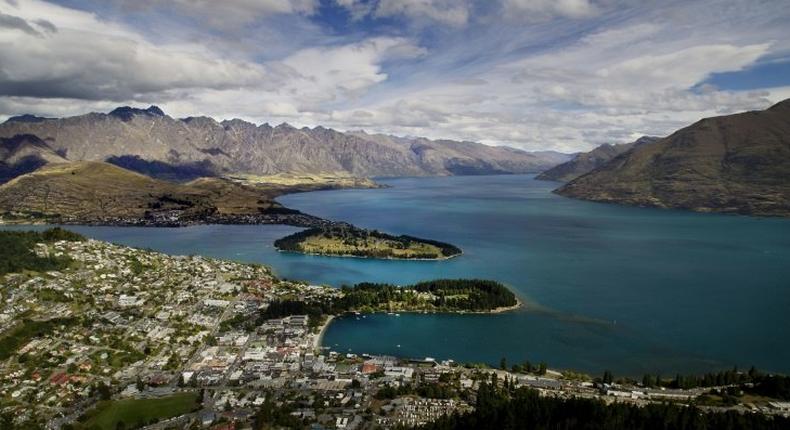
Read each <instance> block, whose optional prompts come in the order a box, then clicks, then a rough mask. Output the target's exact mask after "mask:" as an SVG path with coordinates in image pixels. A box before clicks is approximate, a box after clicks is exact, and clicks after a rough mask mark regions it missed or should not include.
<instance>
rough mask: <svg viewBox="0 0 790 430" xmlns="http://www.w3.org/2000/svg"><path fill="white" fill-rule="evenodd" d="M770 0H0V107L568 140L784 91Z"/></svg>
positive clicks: (759, 100) (671, 121)
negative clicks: (138, 109)
mask: <svg viewBox="0 0 790 430" xmlns="http://www.w3.org/2000/svg"><path fill="white" fill-rule="evenodd" d="M787 22H790V7H788V3H787V2H785V1H776V0H773V1H740V0H716V1H713V0H699V1H671V0H665V1H633V0H485V1H475V0H365V1H361V0H223V1H221V2H219V1H210V0H57V1H56V0H53V1H43V0H0V119H2V118H3V117H8V116H10V115H16V114H20V113H34V114H39V115H48V116H67V115H78V114H82V113H86V112H90V111H107V110H110V109H112V108H113V107H115V106H117V105H122V104H128V105H134V106H147V105H149V104H157V105H159V106H161V107H162V108H163V109H164V110H165V112H167V113H168V114H170V115H171V116H174V117H185V116H191V115H209V116H213V117H215V118H217V119H227V118H234V117H239V118H243V119H247V120H250V121H253V122H257V123H263V122H269V123H280V122H288V123H291V124H293V125H296V126H303V125H306V126H311V127H312V126H317V125H323V126H328V127H334V128H337V129H340V130H352V129H365V130H367V131H370V132H382V133H392V134H398V135H414V136H426V137H430V138H450V139H458V140H474V141H479V142H483V143H487V144H494V145H500V144H504V145H511V146H515V147H519V148H524V149H529V150H542V149H555V150H561V151H578V150H586V149H590V148H592V147H593V146H596V145H598V144H601V143H605V142H615V143H616V142H626V141H630V140H633V139H635V138H636V137H639V136H641V135H645V134H649V135H666V134H668V133H671V132H672V131H674V130H676V129H677V128H679V127H682V126H684V125H687V124H689V123H692V122H694V121H696V120H698V119H700V118H702V117H705V116H713V115H721V114H728V113H733V112H739V111H743V110H749V109H762V108H765V107H768V106H770V105H771V104H773V103H775V102H777V101H780V100H783V99H785V98H788V97H790V31H788V30H787Z"/></svg>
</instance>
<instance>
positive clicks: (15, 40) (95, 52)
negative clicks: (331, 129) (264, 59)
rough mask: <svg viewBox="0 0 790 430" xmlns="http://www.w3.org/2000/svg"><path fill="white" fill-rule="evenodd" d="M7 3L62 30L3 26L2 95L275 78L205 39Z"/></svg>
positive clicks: (114, 91)
mask: <svg viewBox="0 0 790 430" xmlns="http://www.w3.org/2000/svg"><path fill="white" fill-rule="evenodd" d="M4 9H6V11H7V14H8V15H11V16H14V17H16V18H17V19H19V20H22V21H24V22H34V21H35V20H40V19H46V20H47V22H49V23H50V25H52V26H53V27H54V28H56V29H57V32H55V33H52V32H50V33H38V34H33V33H30V32H21V31H15V30H13V29H10V30H9V29H7V28H0V92H2V94H3V95H8V96H21V97H25V96H35V97H47V98H49V97H66V98H75V99H95V100H107V99H109V100H128V99H134V98H138V97H140V96H144V95H146V94H150V93H160V92H164V91H172V90H178V89H188V88H214V89H223V88H238V87H245V86H252V85H256V86H257V85H259V84H260V82H262V81H265V80H266V79H269V78H270V75H269V74H268V73H267V72H266V70H265V68H264V67H262V66H261V65H259V64H256V63H252V62H239V61H229V60H224V59H222V58H220V57H218V56H216V55H215V54H214V53H212V52H209V51H207V50H205V48H203V47H202V46H201V45H198V44H180V45H154V44H152V43H150V42H148V41H146V40H145V39H144V38H142V37H140V36H139V35H138V34H136V33H134V32H133V31H130V30H128V29H126V28H124V27H122V26H119V25H114V24H112V23H108V22H103V21H101V20H99V19H98V18H97V17H96V16H94V15H93V14H90V13H86V12H81V11H76V10H73V9H68V8H63V7H59V6H54V5H51V4H48V3H44V2H38V1H29V2H25V3H22V4H20V5H19V7H18V8H8V7H4ZM12 14H13V15H12Z"/></svg>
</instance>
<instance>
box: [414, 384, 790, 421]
mask: <svg viewBox="0 0 790 430" xmlns="http://www.w3.org/2000/svg"><path fill="white" fill-rule="evenodd" d="M787 428H790V419H788V418H783V417H769V416H765V415H762V414H740V413H738V412H735V411H728V412H704V411H702V410H700V409H698V408H696V407H693V406H692V407H688V406H683V405H674V404H669V403H667V404H649V405H646V406H644V407H639V406H635V405H631V404H626V403H612V404H609V405H607V404H606V403H604V402H603V401H600V400H593V399H581V398H572V399H560V398H554V397H542V396H540V395H539V393H538V392H537V391H536V390H532V389H528V388H517V389H514V388H510V387H509V386H508V384H507V383H506V384H502V386H497V383H496V382H495V381H492V383H485V382H484V383H482V384H481V385H480V389H479V391H478V393H477V401H476V404H475V411H474V412H472V413H469V414H466V415H450V416H446V417H443V418H440V419H439V420H437V421H435V422H433V423H430V424H427V425H425V426H422V427H419V429H421V430H445V429H460V430H466V429H470V430H471V429H481V430H485V429H492V430H494V429H495V430H511V429H530V430H540V429H546V430H548V429H565V430H572V429H584V430H599V429H600V430H616V429H624V430H625V429H627V430H665V429H677V430H714V429H715V430H735V429H754V430H762V429H766V430H767V429H771V430H773V429H777V430H778V429H787Z"/></svg>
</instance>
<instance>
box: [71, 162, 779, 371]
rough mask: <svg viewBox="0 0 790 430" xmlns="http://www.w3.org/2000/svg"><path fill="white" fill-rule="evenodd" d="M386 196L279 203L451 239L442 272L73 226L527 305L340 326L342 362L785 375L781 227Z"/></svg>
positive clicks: (520, 184) (494, 191)
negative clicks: (495, 288)
mask: <svg viewBox="0 0 790 430" xmlns="http://www.w3.org/2000/svg"><path fill="white" fill-rule="evenodd" d="M380 182H383V183H385V184H386V185H389V186H390V188H384V189H374V190H337V191H320V192H312V193H304V194H294V195H288V196H284V197H282V198H280V201H281V202H282V203H283V204H285V205H286V206H288V207H293V208H296V209H300V210H302V211H304V212H307V213H311V214H314V215H318V216H322V217H325V218H330V219H335V220H343V221H348V222H351V223H353V224H355V225H358V226H361V227H367V228H375V229H379V230H382V231H386V232H390V233H395V234H411V235H415V236H419V237H425V238H430V239H436V240H441V241H447V242H450V243H453V244H455V245H457V246H459V247H461V248H462V249H463V251H464V254H463V255H462V256H460V257H458V258H454V259H451V260H447V261H436V262H430V261H390V260H366V259H356V258H333V257H319V256H304V255H298V254H289V253H280V252H277V251H276V250H275V249H274V248H273V246H272V242H273V241H274V240H275V239H277V238H279V237H282V236H284V235H287V234H290V233H292V232H295V231H298V230H299V229H298V228H293V227H287V226H194V227H187V228H131V227H89V226H70V227H69V228H72V229H73V230H76V231H79V232H81V233H84V234H86V235H88V236H91V237H95V238H98V239H102V240H108V241H112V242H116V243H122V244H126V245H131V246H137V247H144V248H151V249H155V250H159V251H162V252H167V253H171V254H201V255H206V256H210V257H217V258H227V259H234V260H240V261H247V262H262V263H265V264H268V265H270V266H272V267H273V268H274V269H275V271H276V272H277V273H278V275H280V276H282V277H286V278H292V279H302V280H306V281H309V282H312V283H326V284H330V285H335V286H339V285H341V284H350V283H355V282H360V281H376V282H391V283H396V284H401V285H403V284H408V283H412V282H416V281H419V280H426V279H434V278H486V279H495V280H498V281H501V282H504V283H505V284H507V285H508V286H510V287H511V288H512V289H513V290H514V291H515V292H516V293H517V295H518V296H519V297H520V298H521V299H522V300H523V301H525V303H527V306H525V307H524V308H523V309H520V310H518V311H515V312H510V313H504V314H498V315H438V314H431V315H424V314H401V315H400V316H395V315H386V314H377V315H369V316H366V317H365V318H361V317H360V318H359V319H357V318H356V317H345V318H339V319H336V320H335V321H334V322H333V323H332V324H331V326H330V327H329V329H328V330H327V332H326V334H325V337H324V345H325V346H328V347H330V348H332V349H334V350H336V351H340V352H347V351H351V352H356V353H363V352H365V353H377V354H392V355H399V356H407V357H424V356H431V357H435V358H441V359H444V358H452V359H455V360H457V361H464V362H486V363H490V364H498V363H499V360H500V358H501V357H505V358H506V359H507V360H508V362H509V363H515V362H522V361H524V360H530V361H532V362H533V363H534V362H538V361H546V362H547V363H548V364H549V366H550V367H554V368H572V369H577V370H582V371H586V372H590V373H598V372H601V371H603V370H604V369H610V370H612V371H614V372H615V373H616V374H625V375H634V376H636V375H639V374H641V373H644V372H652V373H661V374H664V375H669V374H674V373H675V372H683V373H693V372H702V371H709V370H715V369H723V368H729V367H732V366H734V365H738V366H741V367H746V366H750V365H755V366H757V367H758V368H761V369H765V370H773V371H781V372H790V342H788V341H789V340H790V335H788V327H790V314H789V313H788V312H787V311H788V309H790V220H786V219H771V218H753V217H744V216H729V215H717V214H696V213H690V212H684V211H673V210H657V209H644V208H631V207H623V206H617V205H607V204H600V203H592V202H584V201H578V200H572V199H567V198H563V197H560V196H556V195H554V194H552V193H551V190H552V189H553V188H555V187H556V186H557V185H558V184H556V183H552V182H543V181H535V180H534V179H533V177H532V176H530V175H512V176H467V177H446V178H399V179H385V180H381V181H380Z"/></svg>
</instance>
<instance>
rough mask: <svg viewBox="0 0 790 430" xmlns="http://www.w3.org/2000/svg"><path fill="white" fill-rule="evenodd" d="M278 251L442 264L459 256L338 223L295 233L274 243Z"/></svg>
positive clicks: (431, 244) (438, 246)
mask: <svg viewBox="0 0 790 430" xmlns="http://www.w3.org/2000/svg"><path fill="white" fill-rule="evenodd" d="M274 246H275V247H276V248H277V249H279V250H280V251H288V252H299V253H303V254H312V255H327V256H338V257H360V258H381V259H402V260H443V259H448V258H452V257H455V256H458V255H461V250H460V249H459V248H458V247H456V246H453V245H450V244H448V243H443V242H438V241H435V240H427V239H420V238H416V237H413V236H407V235H401V236H393V235H389V234H386V233H382V232H380V231H376V230H366V229H362V228H358V227H354V226H352V225H350V224H345V223H337V224H333V225H330V226H323V227H315V228H310V229H307V230H303V231H300V232H298V233H294V234H292V235H290V236H286V237H284V238H282V239H278V240H276V241H275V242H274Z"/></svg>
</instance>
